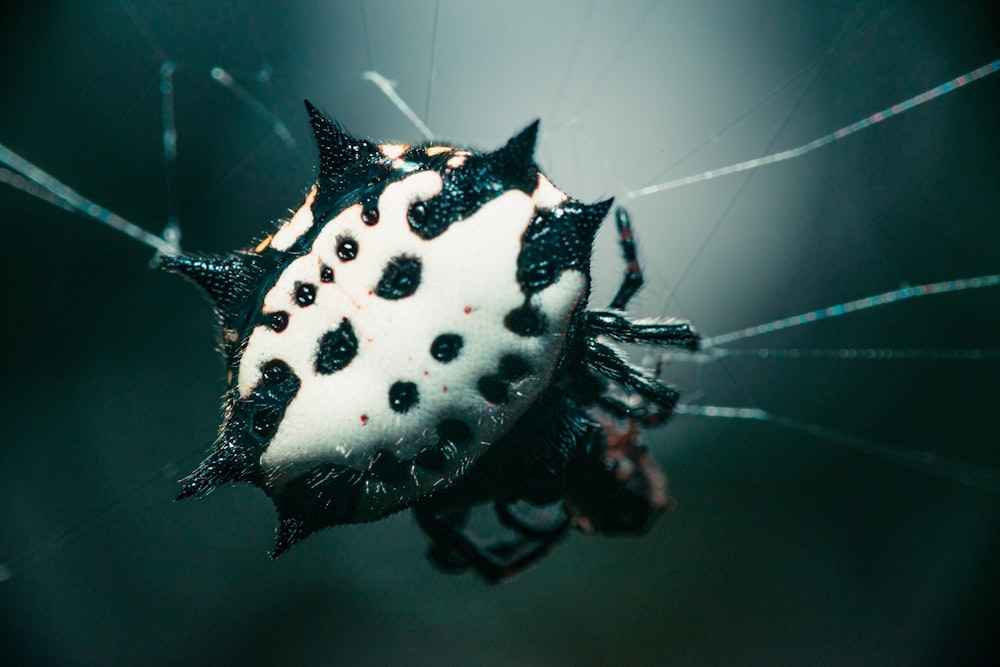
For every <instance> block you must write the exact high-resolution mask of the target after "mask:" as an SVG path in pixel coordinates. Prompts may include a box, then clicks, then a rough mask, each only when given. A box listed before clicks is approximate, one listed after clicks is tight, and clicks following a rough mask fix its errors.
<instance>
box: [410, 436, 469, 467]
mask: <svg viewBox="0 0 1000 667" xmlns="http://www.w3.org/2000/svg"><path fill="white" fill-rule="evenodd" d="M457 453H458V450H457V449H456V448H455V445H453V444H452V443H450V442H445V443H444V444H443V445H430V446H428V447H424V448H423V449H421V450H420V451H419V452H417V456H416V457H415V458H414V459H413V461H414V463H416V464H417V465H418V466H420V467H421V468H423V469H424V470H429V471H431V472H441V471H442V470H444V469H445V468H446V467H448V461H450V460H451V459H452V458H454V457H455V455H456V454H457Z"/></svg>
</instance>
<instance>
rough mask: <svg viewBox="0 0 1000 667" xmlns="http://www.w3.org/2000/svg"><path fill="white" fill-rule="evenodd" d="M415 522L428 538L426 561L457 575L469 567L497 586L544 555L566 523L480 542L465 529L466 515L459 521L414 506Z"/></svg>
mask: <svg viewBox="0 0 1000 667" xmlns="http://www.w3.org/2000/svg"><path fill="white" fill-rule="evenodd" d="M414 513H415V515H416V518H417V523H418V524H419V525H420V528H421V529H422V530H423V531H424V533H426V534H427V536H428V537H429V538H430V539H431V546H430V548H429V549H428V553H427V555H428V558H429V559H430V560H431V561H432V562H433V563H434V564H435V565H436V566H437V567H438V568H440V569H441V570H443V571H445V572H457V571H460V570H461V569H463V568H464V566H466V565H469V566H472V567H473V568H475V570H476V571H477V572H478V573H479V574H480V575H481V576H482V577H483V578H484V579H486V580H487V581H489V582H491V583H498V582H500V581H504V580H506V579H509V578H511V577H512V576H514V575H516V574H518V573H519V572H521V571H522V570H524V569H525V568H527V567H528V566H529V565H531V564H532V563H534V562H535V561H537V560H538V559H539V558H542V557H543V556H545V555H546V554H547V553H548V552H549V551H550V550H551V549H552V547H553V546H555V544H556V542H557V541H558V540H559V538H561V537H562V536H563V534H564V533H565V531H566V528H567V526H568V525H569V522H568V521H566V520H563V521H562V522H561V523H560V525H559V526H557V527H556V528H554V529H552V530H551V531H549V532H548V533H547V534H539V535H537V536H527V535H524V534H523V533H520V531H518V532H519V535H520V536H519V537H517V538H515V539H509V540H502V539H500V540H484V539H482V538H480V537H478V536H477V535H475V534H474V533H472V532H471V531H469V530H467V529H466V527H465V518H466V514H465V513H462V515H461V517H460V519H461V520H460V521H456V520H455V519H456V518H459V517H456V516H454V515H449V514H445V513H438V512H435V511H434V510H432V509H428V508H424V507H417V508H416V509H415V512H414Z"/></svg>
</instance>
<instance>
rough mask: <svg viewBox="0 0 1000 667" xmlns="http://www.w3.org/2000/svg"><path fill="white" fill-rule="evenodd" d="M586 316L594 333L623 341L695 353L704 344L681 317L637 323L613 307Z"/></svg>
mask: <svg viewBox="0 0 1000 667" xmlns="http://www.w3.org/2000/svg"><path fill="white" fill-rule="evenodd" d="M583 317H584V325H585V326H586V327H587V329H588V331H589V332H590V333H592V334H594V335H598V336H605V337H606V338H610V339H611V340H615V341H618V342H620V343H634V344H636V345H657V346H661V347H679V348H683V349H686V350H690V351H692V352H694V351H696V350H697V349H698V345H699V343H700V337H699V336H698V334H697V333H695V331H694V330H693V329H692V328H691V325H690V324H689V323H687V322H683V321H679V320H645V321H640V322H633V321H631V320H629V319H628V318H627V317H624V316H622V315H621V314H619V313H616V312H614V311H611V310H588V311H587V312H586V313H584V316H583Z"/></svg>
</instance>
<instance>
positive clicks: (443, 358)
mask: <svg viewBox="0 0 1000 667" xmlns="http://www.w3.org/2000/svg"><path fill="white" fill-rule="evenodd" d="M462 344H463V341H462V337H461V336H459V335H458V334H453V333H447V334H441V335H440V336H438V337H437V338H435V339H434V342H433V343H431V356H432V357H434V359H436V360H437V361H440V362H441V363H448V362H449V361H452V360H453V359H454V358H455V357H457V356H458V353H459V352H461V351H462Z"/></svg>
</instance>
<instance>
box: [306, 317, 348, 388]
mask: <svg viewBox="0 0 1000 667" xmlns="http://www.w3.org/2000/svg"><path fill="white" fill-rule="evenodd" d="M357 353H358V338H357V336H355V335H354V327H352V326H351V321H350V320H349V319H347V318H346V317H345V318H344V319H343V320H342V321H341V323H340V326H339V327H337V328H336V329H334V330H333V331H327V332H326V333H325V334H323V336H322V338H320V339H319V346H318V348H317V350H316V372H317V373H320V374H322V375H330V374H331V373H335V372H337V371H339V370H342V369H343V368H345V367H346V366H347V364H349V363H351V359H353V358H354V357H355V355H356V354H357Z"/></svg>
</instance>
